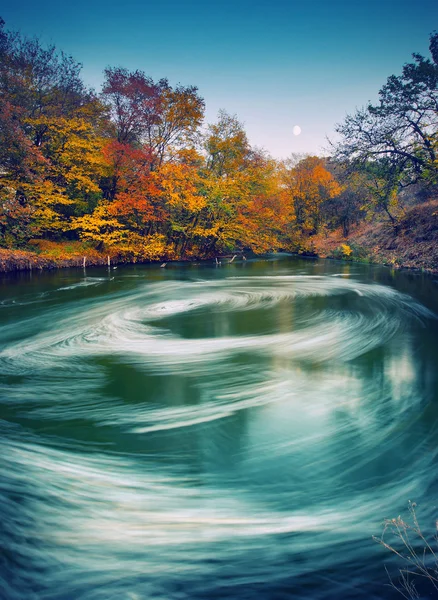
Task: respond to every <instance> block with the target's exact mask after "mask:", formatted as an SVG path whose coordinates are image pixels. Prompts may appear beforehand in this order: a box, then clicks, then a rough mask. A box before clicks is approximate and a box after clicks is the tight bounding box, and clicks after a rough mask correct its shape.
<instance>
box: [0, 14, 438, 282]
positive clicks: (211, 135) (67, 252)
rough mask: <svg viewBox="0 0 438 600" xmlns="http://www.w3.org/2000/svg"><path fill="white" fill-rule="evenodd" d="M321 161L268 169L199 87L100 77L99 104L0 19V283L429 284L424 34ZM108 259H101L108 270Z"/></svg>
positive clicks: (436, 197)
mask: <svg viewBox="0 0 438 600" xmlns="http://www.w3.org/2000/svg"><path fill="white" fill-rule="evenodd" d="M429 49H430V54H431V58H425V57H423V56H421V55H419V54H413V62H412V63H409V64H405V65H404V66H403V68H402V73H401V75H392V76H390V77H389V78H388V80H387V82H386V84H384V85H383V87H382V88H381V90H380V92H379V101H378V103H377V104H375V105H371V104H369V105H368V106H366V107H364V108H362V109H360V110H357V111H356V113H355V114H353V115H349V116H347V117H346V119H345V121H344V122H343V123H341V124H338V125H337V126H336V128H335V131H336V132H337V134H338V141H337V142H336V143H332V144H331V148H330V156H323V157H322V156H309V155H292V156H291V157H289V158H287V159H284V160H278V159H275V158H273V157H272V156H270V155H269V153H268V152H267V151H265V150H264V149H260V148H256V147H253V146H251V144H250V142H249V140H248V138H247V135H246V132H245V128H244V125H243V123H241V122H240V121H239V120H238V118H237V116H235V115H230V114H228V113H227V112H226V111H225V110H221V111H220V112H219V115H218V119H217V121H216V122H215V123H213V124H205V122H204V111H205V103H204V100H203V98H202V97H201V96H200V95H199V92H198V89H197V87H195V86H193V85H188V86H184V85H181V84H177V85H175V86H172V85H171V84H170V83H169V81H168V80H167V79H164V78H163V79H160V80H158V81H154V80H153V79H152V78H151V77H149V76H148V75H146V74H145V73H144V72H143V71H140V70H137V71H129V70H127V69H125V68H122V67H116V68H113V67H107V68H106V69H105V71H104V83H103V86H102V89H101V91H100V92H99V93H96V92H95V91H94V90H92V89H89V88H87V87H86V86H85V84H84V82H83V80H82V79H81V74H80V72H81V67H82V65H80V64H79V63H77V62H76V61H75V60H74V59H73V58H72V57H70V56H67V55H66V54H64V53H63V52H59V51H58V50H57V49H56V48H55V47H53V46H50V47H45V46H43V45H42V44H41V43H40V41H39V40H38V39H37V38H28V37H25V36H22V35H21V34H20V33H17V32H13V31H9V30H6V29H5V23H4V21H3V20H2V19H0V100H1V103H0V271H1V272H10V271H14V270H28V269H51V268H59V267H83V266H84V262H85V266H97V265H106V264H108V260H110V261H111V264H120V263H151V262H171V261H177V260H178V261H181V260H187V261H194V260H196V261H199V260H208V259H212V260H214V259H215V258H216V257H220V256H227V255H231V256H233V255H234V254H237V255H245V254H251V255H252V254H255V255H263V254H266V253H269V252H275V251H285V252H289V253H292V254H298V255H303V256H319V257H324V258H338V259H344V260H352V261H359V262H369V263H376V264H387V265H390V266H392V267H408V268H416V269H421V270H424V271H430V272H438V225H437V223H438V112H437V106H438V91H437V90H438V34H437V33H435V34H432V35H431V36H430V46H429ZM108 257H109V258H108Z"/></svg>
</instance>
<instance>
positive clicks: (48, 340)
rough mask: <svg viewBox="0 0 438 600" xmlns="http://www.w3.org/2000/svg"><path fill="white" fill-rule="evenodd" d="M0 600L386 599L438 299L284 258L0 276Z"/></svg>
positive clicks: (431, 386) (437, 351) (432, 492)
mask: <svg viewBox="0 0 438 600" xmlns="http://www.w3.org/2000/svg"><path fill="white" fill-rule="evenodd" d="M0 290H1V294H0V417H1V420H0V428H1V439H0V457H1V458H0V530H1V538H0V539H1V544H2V547H3V553H2V556H1V561H0V598H5V599H7V600H9V599H12V600H15V599H22V598H26V599H28V598H29V599H34V598H35V599H51V600H52V599H53V600H55V599H56V600H69V599H77V598H80V599H87V600H90V599H92V600H95V599H99V600H100V599H108V598H111V599H112V598H114V599H115V598H117V599H125V598H126V599H130V600H138V599H143V598H144V599H148V600H149V599H155V598H160V599H161V598H162V599H173V598H175V599H177V598H178V599H183V598H187V599H189V598H190V599H198V598H199V599H201V598H202V599H204V598H221V599H224V598H227V599H228V598H230V599H240V598H243V599H246V598H248V599H249V598H251V599H254V598H261V599H267V600H271V599H276V600H278V599H283V598H284V599H286V598H288V599H289V598H298V599H301V598H306V599H308V598H312V599H332V598H392V597H397V596H394V592H393V590H391V588H389V587H387V586H386V583H387V575H386V573H385V564H386V566H387V567H388V568H389V570H390V571H391V570H394V569H396V567H397V562H395V561H392V560H391V557H390V556H389V555H388V553H387V552H386V551H385V550H384V549H383V548H381V547H380V546H379V545H378V544H376V543H375V542H373V540H372V535H373V534H375V535H379V534H380V532H381V529H382V526H381V525H382V521H383V519H384V518H385V517H396V516H397V515H399V514H406V512H407V505H408V501H409V500H412V501H415V502H417V504H418V517H419V519H420V521H421V523H422V524H423V525H424V527H425V530H426V531H428V532H429V533H431V534H433V533H434V531H433V528H434V526H435V521H436V518H437V516H438V515H437V504H438V495H437V492H438V485H437V483H438V482H437V475H436V474H437V472H438V470H437V466H438V435H437V434H438V369H437V367H438V344H437V341H438V320H437V319H436V317H435V315H436V314H438V285H437V283H436V281H435V280H434V279H433V277H430V276H423V275H419V274H414V273H406V272H393V271H390V270H389V269H385V268H378V267H372V266H365V265H357V264H349V263H342V262H338V263H337V262H332V261H314V260H304V259H298V258H295V257H286V256H283V257H277V256H273V257H268V258H266V259H264V260H262V259H260V260H254V261H250V260H248V261H246V262H239V261H237V262H234V263H232V264H223V265H221V266H218V267H216V266H215V265H213V264H207V263H205V264H201V265H190V264H176V263H175V264H169V265H168V266H167V267H166V268H164V269H160V268H159V267H157V266H124V267H118V268H117V269H111V270H110V271H108V270H107V269H89V270H87V271H86V272H84V271H82V270H62V271H58V272H55V273H35V272H33V273H23V274H21V275H16V276H5V277H4V278H3V280H2V282H1V288H0Z"/></svg>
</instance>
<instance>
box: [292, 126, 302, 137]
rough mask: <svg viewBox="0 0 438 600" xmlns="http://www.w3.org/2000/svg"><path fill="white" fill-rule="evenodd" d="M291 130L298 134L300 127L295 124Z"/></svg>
mask: <svg viewBox="0 0 438 600" xmlns="http://www.w3.org/2000/svg"><path fill="white" fill-rule="evenodd" d="M292 131H293V132H294V135H300V133H301V127H300V126H299V125H295V127H294V128H293V129H292Z"/></svg>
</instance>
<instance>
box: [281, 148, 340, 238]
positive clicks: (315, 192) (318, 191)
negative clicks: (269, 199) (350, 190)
mask: <svg viewBox="0 0 438 600" xmlns="http://www.w3.org/2000/svg"><path fill="white" fill-rule="evenodd" d="M282 181H283V186H284V189H285V191H286V193H287V194H289V196H290V197H291V201H292V202H293V207H294V214H295V225H296V227H298V228H299V229H300V230H302V231H304V232H305V233H308V234H314V233H317V232H318V230H319V227H320V225H321V224H322V210H321V209H322V205H323V203H324V202H325V201H327V200H329V199H331V198H334V197H336V196H338V195H339V194H340V192H341V187H340V186H339V184H338V183H337V181H336V180H335V179H334V177H333V175H332V174H331V173H330V171H328V170H327V169H326V165H325V161H324V159H322V158H318V157H317V156H307V157H306V158H304V159H302V160H300V162H299V163H298V164H297V165H295V166H292V167H291V166H290V164H288V163H287V162H286V163H283V165H282Z"/></svg>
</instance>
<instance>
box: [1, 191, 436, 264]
mask: <svg viewBox="0 0 438 600" xmlns="http://www.w3.org/2000/svg"><path fill="white" fill-rule="evenodd" d="M311 242H312V244H311V245H310V246H309V248H308V249H303V250H301V252H293V251H290V250H288V249H280V250H279V252H280V253H281V252H282V251H287V252H291V253H292V254H296V255H297V256H307V257H315V258H326V259H337V260H346V261H351V262H360V263H367V264H374V265H383V266H388V267H391V268H395V269H412V270H417V271H422V272H426V273H430V274H438V201H433V202H428V203H424V204H422V205H418V206H416V207H414V208H412V209H411V210H410V211H408V212H407V213H406V215H405V217H404V218H403V219H401V220H400V223H399V230H398V232H397V234H396V233H395V232H394V231H393V230H392V229H391V228H390V227H389V226H388V224H385V223H379V224H378V225H377V226H376V225H375V224H374V225H371V224H366V225H364V226H362V227H361V228H357V229H355V230H354V231H353V232H352V234H351V235H350V236H349V237H348V238H346V237H344V236H343V234H342V231H341V230H336V231H332V232H330V233H325V234H320V235H317V236H314V237H313V238H312V239H311ZM34 248H35V250H34V251H29V250H13V249H4V248H0V273H11V272H14V271H29V270H38V269H39V270H51V269H59V268H78V267H82V268H84V267H86V268H87V267H98V266H108V261H109V263H110V265H111V266H116V265H120V264H136V263H138V264H150V263H152V262H154V263H156V264H160V263H163V262H164V263H167V262H169V263H172V262H178V261H187V262H195V261H200V260H202V261H207V260H210V261H213V262H214V261H215V260H216V259H218V260H231V259H232V256H234V252H230V253H229V254H226V255H217V256H201V257H196V256H195V257H193V256H192V257H184V256H182V257H180V258H168V257H167V256H166V255H163V256H161V257H159V258H158V259H157V260H155V261H152V260H141V259H140V260H137V259H132V258H129V257H126V256H123V255H122V254H117V253H114V252H112V253H105V252H99V251H97V250H96V249H95V248H93V247H92V246H90V245H87V244H84V243H81V242H52V243H50V242H44V241H39V244H38V243H37V241H35V242H34ZM235 252H237V257H238V258H242V257H244V256H245V253H244V252H242V251H241V250H236V251H235Z"/></svg>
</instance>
